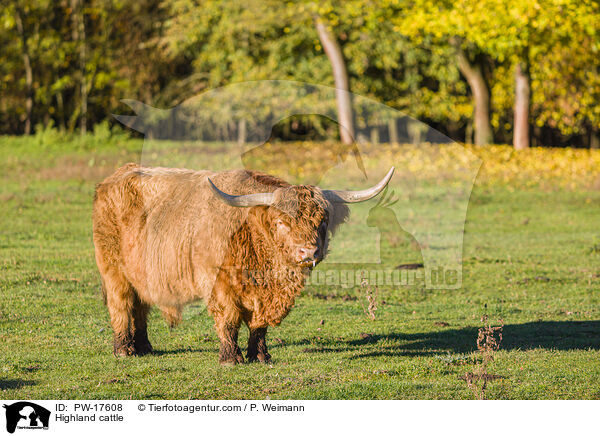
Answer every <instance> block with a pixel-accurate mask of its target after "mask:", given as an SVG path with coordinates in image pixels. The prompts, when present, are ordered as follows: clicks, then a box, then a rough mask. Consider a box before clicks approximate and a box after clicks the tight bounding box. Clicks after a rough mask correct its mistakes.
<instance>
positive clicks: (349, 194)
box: [323, 167, 394, 203]
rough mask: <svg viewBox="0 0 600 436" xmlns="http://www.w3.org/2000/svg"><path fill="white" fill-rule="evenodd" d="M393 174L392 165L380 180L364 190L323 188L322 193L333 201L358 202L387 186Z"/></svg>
mask: <svg viewBox="0 0 600 436" xmlns="http://www.w3.org/2000/svg"><path fill="white" fill-rule="evenodd" d="M393 175H394V167H392V168H391V169H390V170H389V171H388V173H387V174H386V175H385V177H384V178H383V179H381V181H380V182H379V183H378V184H376V185H375V186H372V187H370V188H369V189H365V190H364V191H334V190H324V191H323V195H324V196H325V198H327V199H328V200H329V201H331V202H333V203H359V202H361V201H366V200H369V199H370V198H373V197H375V196H376V195H377V194H379V193H380V192H381V191H383V189H384V188H385V187H386V186H387V184H388V182H389V181H390V179H391V178H392V176H393Z"/></svg>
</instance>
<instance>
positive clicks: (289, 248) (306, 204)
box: [208, 167, 394, 267]
mask: <svg viewBox="0 0 600 436" xmlns="http://www.w3.org/2000/svg"><path fill="white" fill-rule="evenodd" d="M393 174H394V168H393V167H392V168H391V169H390V171H389V172H388V173H387V174H386V176H385V177H384V178H383V179H382V180H381V181H380V182H379V183H377V184H376V185H375V186H372V187H371V188H369V189H365V190H363V191H339V190H326V189H323V190H322V189H320V188H318V187H316V186H311V185H290V186H284V187H280V188H277V189H276V190H275V191H273V192H261V193H256V194H248V195H230V194H227V193H225V192H223V191H221V190H220V189H219V188H217V187H216V186H215V185H214V184H213V182H212V181H211V180H210V179H209V180H208V181H209V184H210V187H211V189H212V190H213V192H214V193H215V194H216V195H217V197H218V198H219V199H221V200H222V201H223V202H225V203H226V204H228V205H230V206H233V207H251V208H252V209H251V211H250V213H249V217H248V219H249V220H253V221H257V222H259V223H260V225H259V226H258V227H257V228H260V229H263V231H264V237H265V238H267V239H269V240H270V241H272V242H273V244H274V245H276V246H277V247H279V251H280V253H282V255H283V257H284V259H285V260H286V261H287V262H288V263H291V264H297V265H300V266H307V267H314V266H315V265H316V264H317V263H318V262H320V261H321V260H323V258H324V257H325V254H326V252H327V245H328V236H329V235H330V233H331V231H332V228H331V226H330V225H331V217H332V214H333V212H334V208H335V205H336V204H343V203H358V202H361V201H366V200H369V199H371V198H373V197H375V196H376V195H377V194H379V193H380V192H381V191H382V190H383V189H384V188H385V187H386V186H387V184H388V182H389V181H390V179H391V178H392V175H393Z"/></svg>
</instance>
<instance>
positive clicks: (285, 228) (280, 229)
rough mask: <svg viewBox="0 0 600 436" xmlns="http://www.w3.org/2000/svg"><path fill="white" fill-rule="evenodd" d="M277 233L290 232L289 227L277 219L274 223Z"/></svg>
mask: <svg viewBox="0 0 600 436" xmlns="http://www.w3.org/2000/svg"><path fill="white" fill-rule="evenodd" d="M275 223H276V224H277V231H278V232H282V233H287V232H289V230H290V226H289V225H287V224H286V223H285V222H284V221H283V220H280V219H278V220H277V221H276V222H275Z"/></svg>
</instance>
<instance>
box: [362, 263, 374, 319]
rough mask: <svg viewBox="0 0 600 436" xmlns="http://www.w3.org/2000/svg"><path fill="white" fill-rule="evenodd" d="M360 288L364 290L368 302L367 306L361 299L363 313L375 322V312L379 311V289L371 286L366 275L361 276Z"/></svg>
mask: <svg viewBox="0 0 600 436" xmlns="http://www.w3.org/2000/svg"><path fill="white" fill-rule="evenodd" d="M360 287H361V289H363V290H364V291H363V292H364V293H365V298H366V300H367V304H366V305H365V304H364V303H363V300H362V299H361V305H362V308H363V312H364V313H365V315H367V316H368V317H369V318H371V321H375V312H376V311H377V304H378V298H379V290H378V289H377V286H375V287H374V288H375V289H373V287H371V285H369V283H368V281H367V278H366V276H365V274H364V273H363V274H361V280H360Z"/></svg>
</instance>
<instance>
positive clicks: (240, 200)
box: [208, 179, 273, 207]
mask: <svg viewBox="0 0 600 436" xmlns="http://www.w3.org/2000/svg"><path fill="white" fill-rule="evenodd" d="M208 183H210V188H211V189H212V191H213V192H214V193H215V194H216V195H217V197H219V198H220V199H221V200H222V201H224V202H225V203H227V204H228V205H230V206H234V207H251V206H269V205H270V204H272V203H273V193H272V192H261V193H259V194H247V195H229V194H226V193H225V192H223V191H221V190H220V189H219V188H217V187H216V186H215V184H214V183H213V182H212V180H210V179H208Z"/></svg>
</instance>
